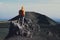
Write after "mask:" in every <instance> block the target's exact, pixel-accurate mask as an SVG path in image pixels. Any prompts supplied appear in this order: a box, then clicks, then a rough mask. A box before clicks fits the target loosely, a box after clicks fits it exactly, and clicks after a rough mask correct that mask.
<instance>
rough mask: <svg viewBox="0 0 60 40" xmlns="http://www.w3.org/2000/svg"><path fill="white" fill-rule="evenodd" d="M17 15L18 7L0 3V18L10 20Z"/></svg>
mask: <svg viewBox="0 0 60 40" xmlns="http://www.w3.org/2000/svg"><path fill="white" fill-rule="evenodd" d="M17 13H18V5H17V4H15V3H14V4H11V3H2V2H0V18H12V17H13V16H15V15H17Z"/></svg>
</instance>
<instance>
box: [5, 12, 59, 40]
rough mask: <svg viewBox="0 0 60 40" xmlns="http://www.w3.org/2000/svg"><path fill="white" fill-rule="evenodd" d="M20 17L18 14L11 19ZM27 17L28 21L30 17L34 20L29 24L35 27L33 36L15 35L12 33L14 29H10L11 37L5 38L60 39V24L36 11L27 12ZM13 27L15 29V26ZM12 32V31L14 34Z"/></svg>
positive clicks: (10, 39)
mask: <svg viewBox="0 0 60 40" xmlns="http://www.w3.org/2000/svg"><path fill="white" fill-rule="evenodd" d="M18 18H19V16H16V17H14V18H12V19H10V20H9V21H11V20H17V19H18ZM25 18H26V19H27V21H28V19H29V20H31V22H32V23H31V25H30V24H28V25H29V26H31V27H32V28H33V29H34V30H33V31H32V32H33V34H32V38H31V37H24V36H21V35H14V33H12V30H9V31H10V32H9V34H8V35H10V37H8V38H7V39H5V40H60V37H59V35H60V25H58V24H57V23H56V22H55V21H53V20H52V19H51V18H49V17H47V16H45V15H42V14H39V13H36V12H26V16H25ZM28 22H29V21H28ZM11 27H12V25H10V28H11ZM10 28H9V29H10ZM12 29H15V27H13V28H12ZM10 33H12V35H11V34H10ZM13 35H14V36H13Z"/></svg>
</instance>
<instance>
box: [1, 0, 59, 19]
mask: <svg viewBox="0 0 60 40" xmlns="http://www.w3.org/2000/svg"><path fill="white" fill-rule="evenodd" d="M22 5H24V7H25V10H26V11H34V12H38V13H41V14H44V15H47V16H49V17H50V18H59V19H60V0H0V18H1V19H10V18H13V17H14V16H16V15H18V10H19V9H20V7H21V6H22Z"/></svg>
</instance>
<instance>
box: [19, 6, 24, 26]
mask: <svg viewBox="0 0 60 40" xmlns="http://www.w3.org/2000/svg"><path fill="white" fill-rule="evenodd" d="M24 16H25V10H24V7H23V6H22V8H21V10H19V21H20V23H21V25H23V24H24Z"/></svg>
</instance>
